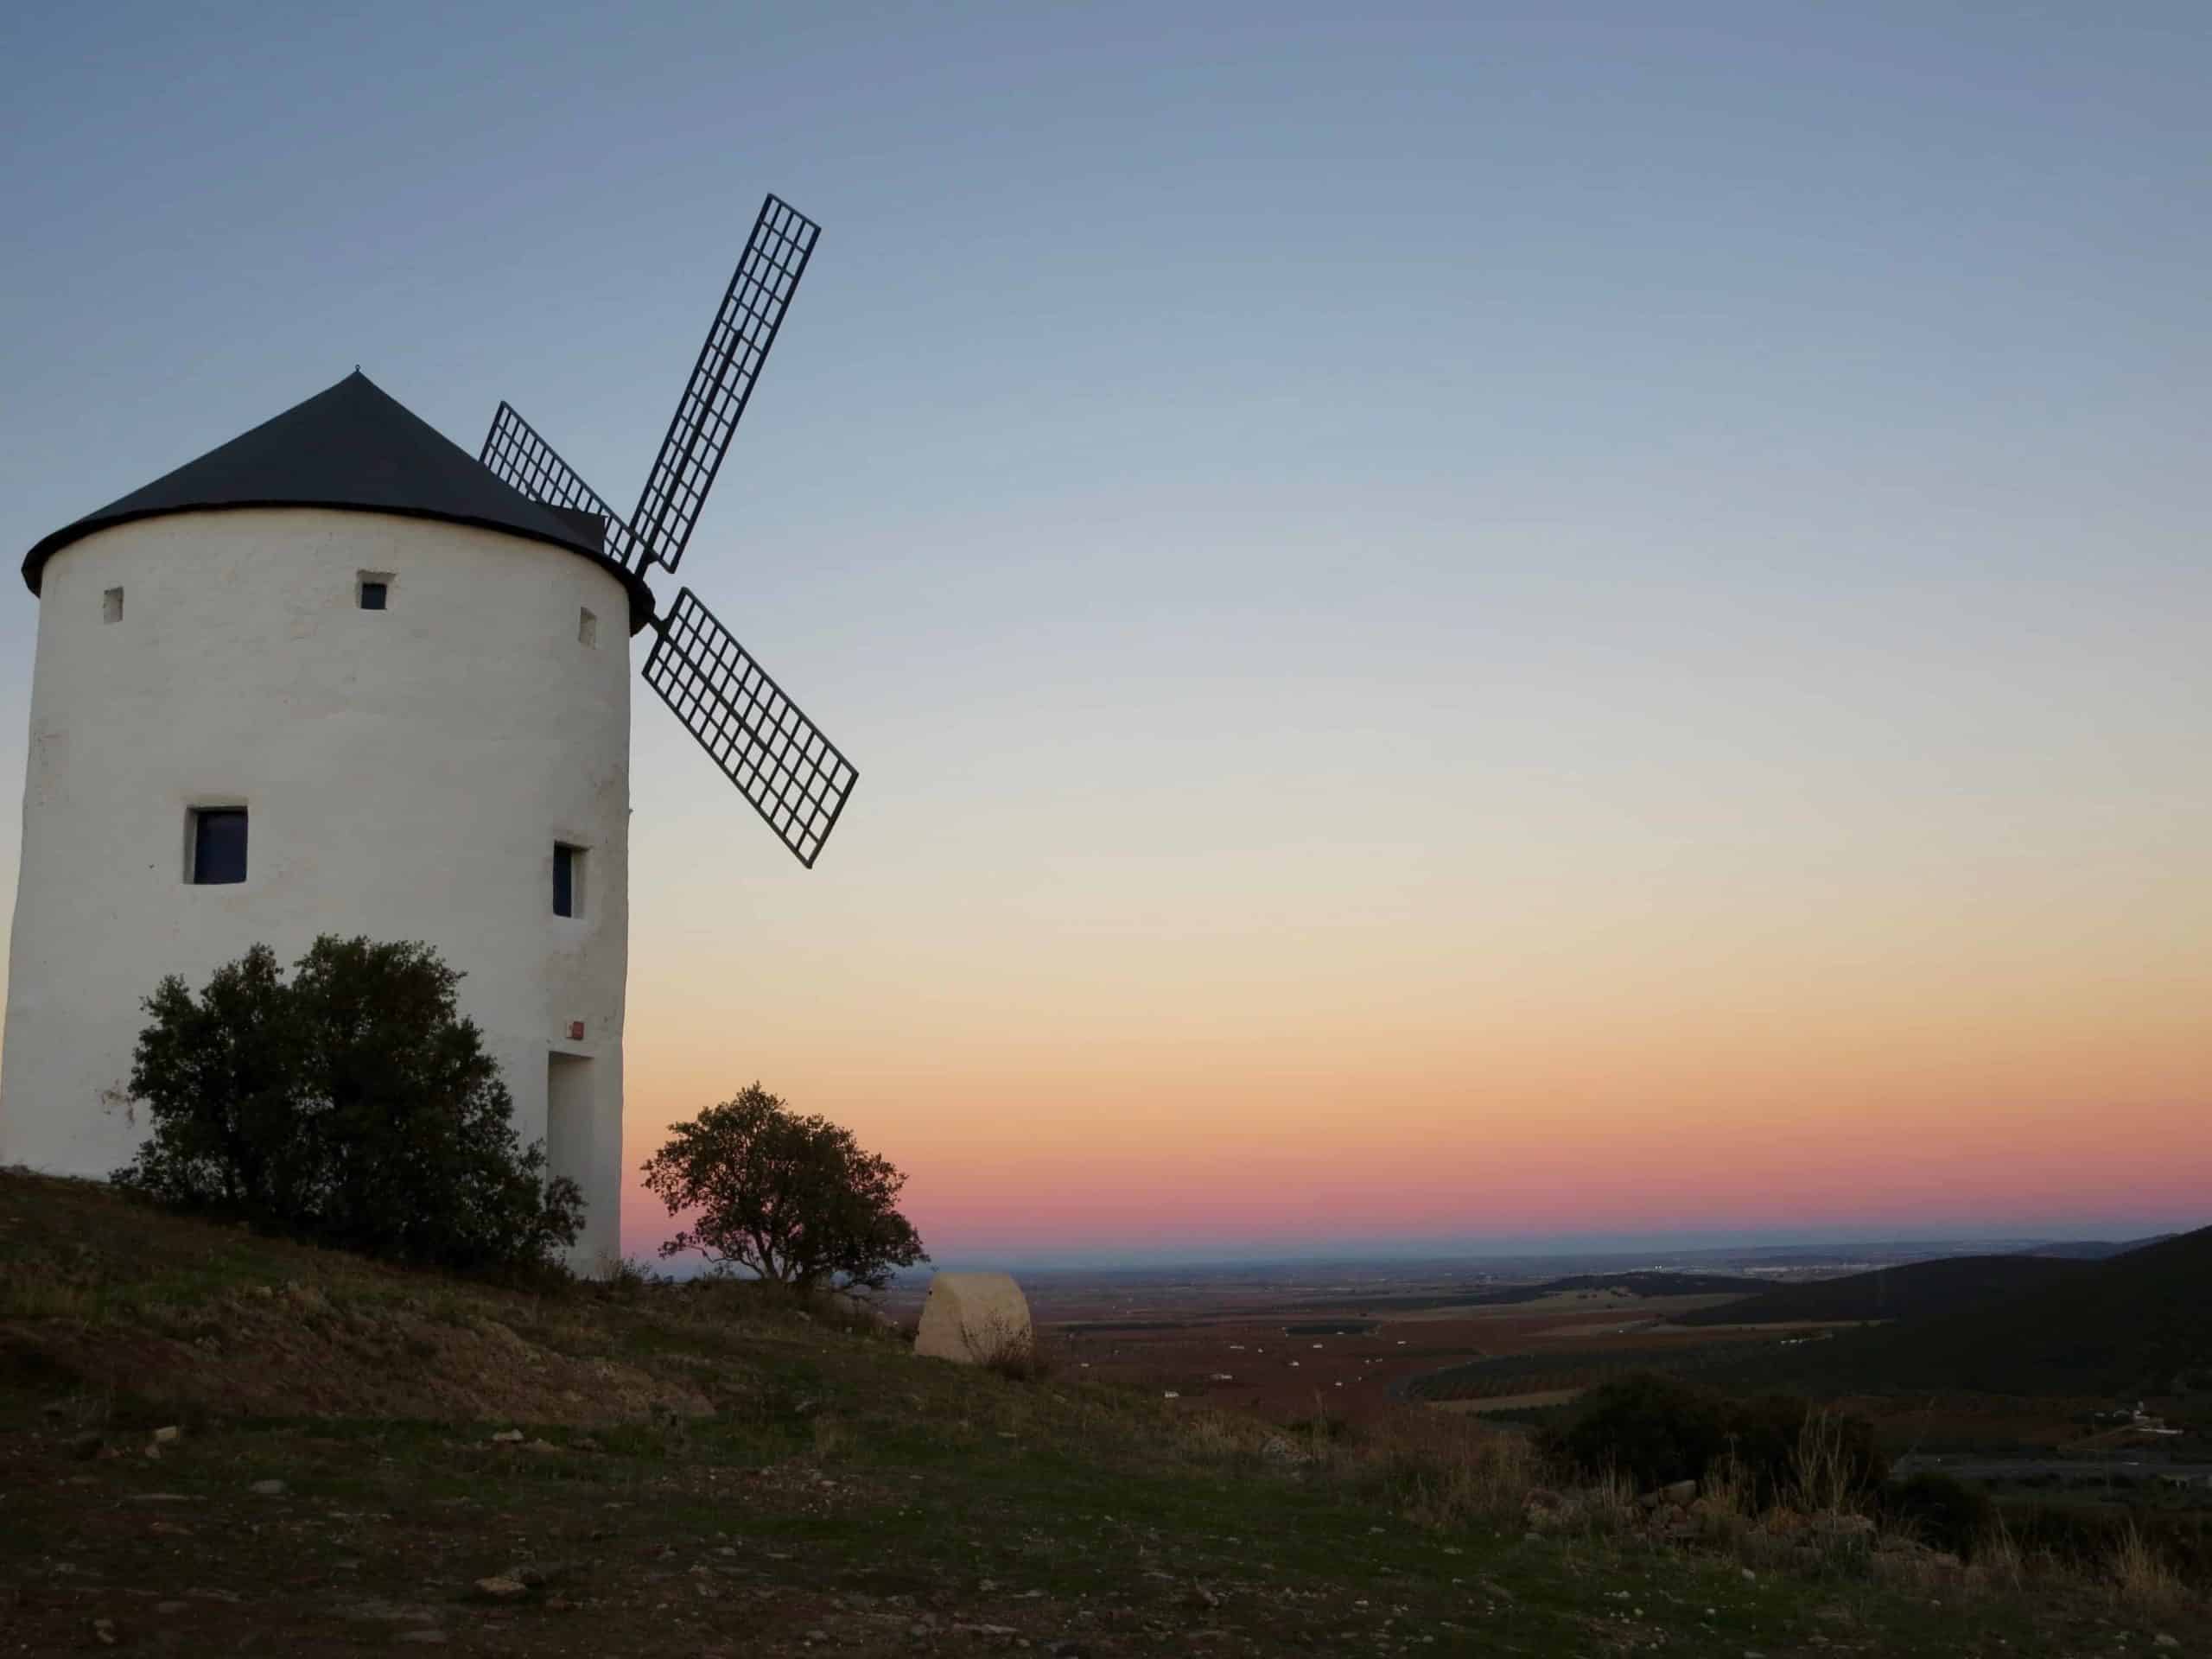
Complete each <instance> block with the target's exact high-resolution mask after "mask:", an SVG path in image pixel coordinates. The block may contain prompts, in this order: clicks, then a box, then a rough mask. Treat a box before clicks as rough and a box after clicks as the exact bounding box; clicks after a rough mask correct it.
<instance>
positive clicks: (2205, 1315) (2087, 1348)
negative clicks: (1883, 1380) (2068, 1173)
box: [1869, 1227, 2212, 1394]
mask: <svg viewBox="0 0 2212 1659" xmlns="http://www.w3.org/2000/svg"><path fill="white" fill-rule="evenodd" d="M2027 1259H2029V1260H2031V1261H2032V1260H2035V1259H2036V1258H2034V1257H2030V1258H2027ZM2044 1265H2046V1266H2051V1267H2056V1266H2061V1265H2065V1266H2071V1267H2076V1268H2078V1269H2079V1270H2078V1271H2076V1272H2074V1273H2071V1274H2068V1275H2066V1276H2065V1277H2063V1279H2061V1280H2060V1281H2058V1282H2057V1283H2056V1284H2053V1285H2050V1286H2049V1287H2045V1288H2044V1289H2042V1290H2038V1291H2036V1292H2033V1293H2032V1294H2028V1295H2024V1296H2018V1297H2013V1298H2010V1299H2008V1300H2004V1301H2002V1302H1999V1303H1997V1304H1995V1305H1993V1306H1988V1307H1985V1308H1982V1309H1980V1310H1978V1311H1976V1312H1974V1313H1964V1314H1961V1316H1960V1317H1958V1318H1956V1319H1942V1320H1936V1321H1915V1322H1914V1323H1913V1324H1911V1325H1907V1326H1902V1327H1898V1328H1896V1329H1892V1330H1887V1331H1882V1332H1872V1333H1870V1334H1872V1335H1873V1336H1875V1337H1877V1338H1878V1341H1876V1342H1875V1343H1873V1344H1871V1348H1872V1352H1871V1353H1870V1355H1869V1358H1871V1359H1872V1360H1873V1361H1874V1362H1875V1363H1877V1364H1878V1366H1879V1367H1880V1369H1881V1370H1882V1371H1883V1372H1884V1373H1885V1374H1886V1375H1888V1376H1893V1377H1895V1378H1896V1379H1897V1381H1898V1382H1899V1383H1904V1384H1907V1385H1908V1386H1910V1385H1914V1384H1920V1385H1927V1384H1935V1383H1946V1384H1949V1385H1952V1386H1955V1387H1960V1388H1969V1389H1980V1390H1985V1391H1987V1392H1991V1393H1998V1394H2057V1393H2069V1392H2073V1393H2096V1394H2107V1393H2111V1394H2135V1393H2142V1394H2167V1393H2172V1392H2176V1391H2177V1385H2178V1384H2180V1383H2182V1382H2183V1381H2184V1380H2190V1381H2193V1382H2194V1383H2195V1385H2196V1387H2198V1388H2212V1227H2205V1228H2201V1229H2199V1230H2197V1231H2196V1232H2193V1233H2183V1234H2180V1235H2178V1236H2175V1237H2172V1238H2169V1239H2166V1240H2164V1241H2163V1242H2161V1243H2156V1244H2146V1245H2145V1246H2143V1248H2142V1249H2134V1250H2129V1251H2127V1252H2126V1254H2125V1255H2115V1256H2113V1257H2112V1258H2110V1259H2109V1260H2107V1261H2104V1262H2086V1263H2065V1264H2061V1263H2058V1262H2045V1263H2044Z"/></svg>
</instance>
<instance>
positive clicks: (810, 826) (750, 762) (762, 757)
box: [645, 588, 860, 869]
mask: <svg viewBox="0 0 2212 1659" xmlns="http://www.w3.org/2000/svg"><path fill="white" fill-rule="evenodd" d="M655 626H656V627H657V629H658V635H659V637H658V639H655V640H654V641H653V648H652V654H651V655H649V656H648V657H647V658H645V683H647V684H648V685H650V686H652V689H653V690H656V691H658V692H659V693H660V696H661V701H663V702H665V703H667V704H668V706H669V707H670V708H671V709H673V710H675V712H676V717H677V719H678V720H679V721H683V728H684V730H686V731H688V732H690V734H691V735H692V736H693V737H694V738H696V739H697V740H698V743H699V747H701V748H702V749H704V750H706V752H707V753H708V754H709V756H710V757H711V758H712V759H713V760H714V763H715V765H716V766H720V767H721V769H722V772H723V774H724V776H726V777H728V779H729V780H730V782H732V783H733V784H735V785H737V789H738V792H739V793H740V794H741V795H743V796H744V797H745V798H746V799H747V800H748V801H750V802H752V803H753V810H755V811H756V812H758V813H760V816H761V817H763V818H765V819H766V820H767V823H768V827H769V828H770V829H773V830H774V831H775V832H776V835H777V836H778V837H779V839H780V840H781V841H782V842H783V843H784V845H785V846H786V847H788V848H790V849H791V853H792V855H794V856H795V857H797V858H798V861H799V862H800V863H802V864H804V865H805V866H806V867H807V868H809V869H812V868H814V861H815V859H816V858H817V856H818V855H820V854H821V851H822V844H823V842H825V841H827V840H829V832H830V830H831V829H835V828H836V823H837V817H838V814H840V813H842V811H843V810H845V800H846V798H847V797H848V796H849V795H850V794H851V793H852V788H853V785H854V784H855V783H856V782H857V781H858V780H859V777H860V774H859V773H858V772H856V771H855V770H854V768H853V765H852V763H851V762H850V761H849V760H846V759H845V756H844V753H843V751H842V750H841V749H839V748H838V747H837V746H836V744H834V743H832V742H831V741H829V739H828V738H826V737H824V736H823V734H822V732H821V729H820V728H818V727H817V726H816V725H815V723H814V722H813V721H810V720H809V719H808V718H807V717H806V716H805V715H804V714H802V713H801V712H800V711H799V708H798V704H797V703H795V702H792V701H791V699H790V698H789V697H787V696H785V695H784V690H783V688H782V687H781V686H779V685H778V684H777V683H776V682H775V681H774V680H773V679H772V678H771V677H769V674H768V672H767V671H766V669H764V668H762V667H761V666H760V664H758V663H757V662H755V661H754V660H753V656H752V654H751V653H750V652H747V650H746V649H745V647H744V646H743V645H740V644H738V642H737V640H736V639H735V638H734V637H733V636H732V634H731V633H730V632H729V630H728V628H725V627H724V626H722V625H721V622H719V621H718V620H715V614H714V613H713V612H711V611H709V609H708V608H707V607H705V606H704V605H702V604H701V603H700V602H699V600H698V597H697V595H696V594H693V593H692V591H691V590H690V588H685V589H683V592H682V593H680V594H677V599H676V607H675V608H674V609H673V610H672V611H671V612H670V613H669V614H668V616H667V618H666V620H664V621H662V622H659V623H658V624H656V625H655Z"/></svg>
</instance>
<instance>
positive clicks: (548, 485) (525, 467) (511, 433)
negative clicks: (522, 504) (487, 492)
mask: <svg viewBox="0 0 2212 1659" xmlns="http://www.w3.org/2000/svg"><path fill="white" fill-rule="evenodd" d="M477 459H478V460H479V461H481V462H483V464H484V465H485V466H486V467H488V468H490V469H491V471H492V472H493V474H496V475H497V476H498V477H499V478H500V479H502V480H505V482H507V483H509V484H511V485H512V486H514V487H515V488H516V489H518V490H519V491H521V492H522V493H524V495H526V496H528V497H529V498H530V499H531V500H533V501H543V502H544V503H545V504H546V505H548V506H553V507H575V508H580V509H582V511H583V512H595V513H597V514H598V515H599V516H600V517H601V518H604V519H605V520H607V556H609V557H610V558H614V559H619V560H620V561H621V563H623V564H625V565H626V566H629V567H630V568H632V569H641V568H642V567H643V565H644V563H645V560H644V556H643V555H642V553H641V551H640V550H639V545H638V538H637V537H635V536H633V535H632V534H631V533H630V526H629V525H628V524H625V523H623V522H622V516H621V515H620V513H618V512H615V511H614V509H613V508H612V507H610V506H608V505H607V503H606V502H605V501H604V500H603V499H601V497H600V493H599V492H598V491H596V490H594V488H592V486H590V485H588V484H587V483H585V482H584V481H583V480H582V478H581V477H579V476H578V475H577V473H576V469H575V467H571V466H569V463H568V462H567V461H563V460H562V459H561V457H560V456H559V455H558V454H556V453H555V452H554V448H553V446H552V445H551V444H550V443H548V442H545V440H544V439H543V438H542V437H540V436H538V435H537V429H536V428H535V427H533V426H531V423H529V422H528V421H525V420H524V419H523V417H522V416H519V415H518V414H517V413H515V408H514V405H513V404H509V403H504V402H503V403H501V404H500V405H499V413H498V414H497V415H494V416H493V417H492V429H491V430H490V431H488V432H486V434H485V435H484V453H483V454H480V455H479V456H478V457H477Z"/></svg>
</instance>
